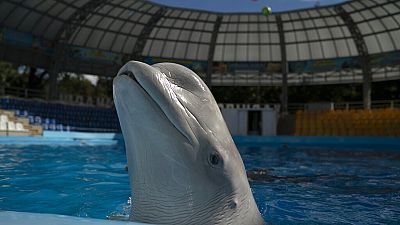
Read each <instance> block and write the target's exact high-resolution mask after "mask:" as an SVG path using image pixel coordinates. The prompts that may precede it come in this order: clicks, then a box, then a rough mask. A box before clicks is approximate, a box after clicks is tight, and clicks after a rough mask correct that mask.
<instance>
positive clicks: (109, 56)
mask: <svg viewBox="0 0 400 225" xmlns="http://www.w3.org/2000/svg"><path fill="white" fill-rule="evenodd" d="M70 56H71V57H73V58H78V59H83V60H97V61H101V62H104V63H109V64H113V63H117V64H120V65H121V64H122V58H123V56H122V55H121V54H117V53H113V52H107V51H102V50H97V49H87V48H81V47H70Z"/></svg>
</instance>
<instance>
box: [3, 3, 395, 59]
mask: <svg viewBox="0 0 400 225" xmlns="http://www.w3.org/2000/svg"><path fill="white" fill-rule="evenodd" d="M345 20H349V21H350V22H349V21H345ZM217 23H218V27H217V29H216V30H215V28H216V26H215V24H217ZM0 24H1V27H2V29H8V30H11V31H12V32H14V31H15V32H17V33H18V34H19V33H24V34H25V33H28V34H31V35H32V38H33V39H34V40H36V39H37V40H40V44H38V45H39V49H40V46H41V45H46V44H43V43H46V42H48V43H49V44H48V47H49V48H53V47H54V46H55V45H57V43H62V44H65V45H68V47H71V48H73V49H74V48H75V49H94V50H99V51H104V52H107V54H109V55H108V56H107V57H109V58H112V57H121V59H119V61H124V60H125V59H132V58H135V57H138V56H140V57H152V58H162V59H175V60H194V61H205V62H207V61H209V60H210V58H209V57H210V56H212V61H213V62H226V63H229V62H235V63H244V62H247V63H252V62H280V61H282V55H281V50H280V46H281V44H284V45H285V49H286V60H287V61H288V62H289V63H290V62H299V61H307V60H324V59H332V58H345V57H355V56H359V55H360V53H359V49H358V48H357V45H358V44H357V42H363V43H364V44H365V45H366V51H367V53H368V54H370V55H373V54H380V53H386V52H393V51H397V50H399V49H400V42H399V41H398V40H400V2H399V1H394V0H362V1H361V0H355V1H349V2H345V3H341V4H338V5H333V6H326V7H318V8H310V9H305V10H296V11H289V12H282V13H273V14H272V15H270V16H268V17H266V16H263V15H262V14H261V13H215V12H208V11H200V10H191V9H183V8H175V7H167V6H162V5H158V4H155V3H152V2H148V1H142V0H131V1H124V0H3V1H2V2H1V3H0ZM9 32H10V31H9ZM3 33H4V32H3ZM357 34H359V35H361V37H362V38H357V37H356V36H357ZM280 35H282V39H281V36H280ZM3 36H4V35H3ZM17 36H18V35H17ZM213 38H214V39H215V45H214V43H213V42H214V41H213ZM3 39H4V37H3ZM17 39H18V37H17ZM22 39H23V38H22ZM15 41H16V42H18V41H20V42H21V40H15ZM23 41H24V40H22V42H23ZM210 49H212V50H214V51H213V52H210ZM79 54H85V53H82V52H80V53H79ZM101 54H105V53H101ZM3 58H4V56H3Z"/></svg>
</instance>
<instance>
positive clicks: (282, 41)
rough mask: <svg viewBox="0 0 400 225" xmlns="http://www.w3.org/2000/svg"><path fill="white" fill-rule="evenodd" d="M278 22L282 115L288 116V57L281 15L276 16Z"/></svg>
mask: <svg viewBox="0 0 400 225" xmlns="http://www.w3.org/2000/svg"><path fill="white" fill-rule="evenodd" d="M276 22H277V25H278V32H279V43H280V50H281V68H282V93H281V114H282V115H283V116H285V115H287V114H288V78H287V76H288V70H287V57H286V43H285V35H284V33H283V23H282V19H281V16H280V15H276Z"/></svg>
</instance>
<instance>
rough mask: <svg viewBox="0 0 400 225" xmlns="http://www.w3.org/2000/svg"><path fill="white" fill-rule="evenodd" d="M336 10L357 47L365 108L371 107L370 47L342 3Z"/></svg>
mask: <svg viewBox="0 0 400 225" xmlns="http://www.w3.org/2000/svg"><path fill="white" fill-rule="evenodd" d="M335 11H336V12H337V13H338V15H339V16H340V17H341V18H342V20H343V21H344V23H345V24H346V26H347V28H348V29H349V31H350V33H351V36H352V38H353V39H354V43H355V44H356V48H357V51H358V54H359V58H360V62H361V69H362V73H363V102H364V109H370V108H371V82H372V71H371V67H370V64H369V63H370V57H369V54H368V48H367V45H366V44H365V41H364V38H363V36H362V34H361V32H360V29H358V27H357V24H356V23H354V21H353V19H352V18H351V16H350V15H349V14H348V13H347V12H346V11H345V10H344V9H343V7H342V6H341V5H337V6H335Z"/></svg>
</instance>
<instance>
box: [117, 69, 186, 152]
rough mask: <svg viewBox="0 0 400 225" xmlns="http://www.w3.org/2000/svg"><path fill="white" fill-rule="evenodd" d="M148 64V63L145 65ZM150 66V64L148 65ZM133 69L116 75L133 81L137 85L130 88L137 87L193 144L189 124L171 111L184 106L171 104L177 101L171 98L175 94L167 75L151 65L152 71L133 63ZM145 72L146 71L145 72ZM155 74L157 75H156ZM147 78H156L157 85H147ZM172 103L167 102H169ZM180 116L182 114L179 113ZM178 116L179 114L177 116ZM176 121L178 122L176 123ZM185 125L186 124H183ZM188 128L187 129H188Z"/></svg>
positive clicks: (177, 102)
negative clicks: (180, 120)
mask: <svg viewBox="0 0 400 225" xmlns="http://www.w3.org/2000/svg"><path fill="white" fill-rule="evenodd" d="M146 66H148V65H146ZM148 67H151V66H148ZM133 68H134V69H135V70H133V72H132V71H131V70H132V68H131V70H122V71H120V72H119V73H118V74H117V77H122V76H125V77H128V78H130V80H131V81H133V82H134V83H135V84H136V85H137V86H132V88H139V89H141V90H142V91H143V92H144V93H143V94H144V95H146V96H147V98H146V97H145V98H146V99H149V100H150V99H151V100H150V101H152V103H154V104H152V105H155V106H156V107H157V109H158V110H159V111H160V113H162V114H163V116H165V117H166V118H167V119H168V121H169V122H170V124H171V125H172V126H173V127H175V129H176V130H177V131H178V132H179V133H180V134H181V135H182V136H183V137H184V138H185V139H186V140H187V142H188V143H191V144H192V145H193V144H194V139H193V137H194V135H193V131H192V130H191V129H190V126H187V124H184V125H182V124H181V123H179V120H177V118H176V116H178V113H176V111H175V112H174V111H172V112H171V108H184V109H185V110H186V108H185V106H183V105H181V104H180V105H179V106H178V107H176V106H175V105H173V104H179V101H176V100H173V99H171V98H172V96H174V95H175V93H174V90H173V88H172V86H173V85H174V84H173V83H171V80H170V79H168V77H167V75H166V74H164V73H162V72H161V71H159V70H158V69H157V68H154V67H151V69H153V70H154V71H151V72H153V73H151V72H150V71H141V70H140V69H141V65H140V64H139V65H137V64H135V65H134V67H133ZM145 72H148V73H147V74H146V73H145ZM156 76H157V77H156ZM149 80H152V82H153V81H154V80H157V81H156V82H155V83H156V84H158V85H149V82H148V81H149ZM171 102H172V103H173V104H169V103H171ZM175 110H176V109H175ZM174 114H175V115H174ZM181 116H182V115H181ZM178 117H179V116H178ZM177 122H178V123H177ZM185 125H186V126H185ZM188 128H189V129H188Z"/></svg>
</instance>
